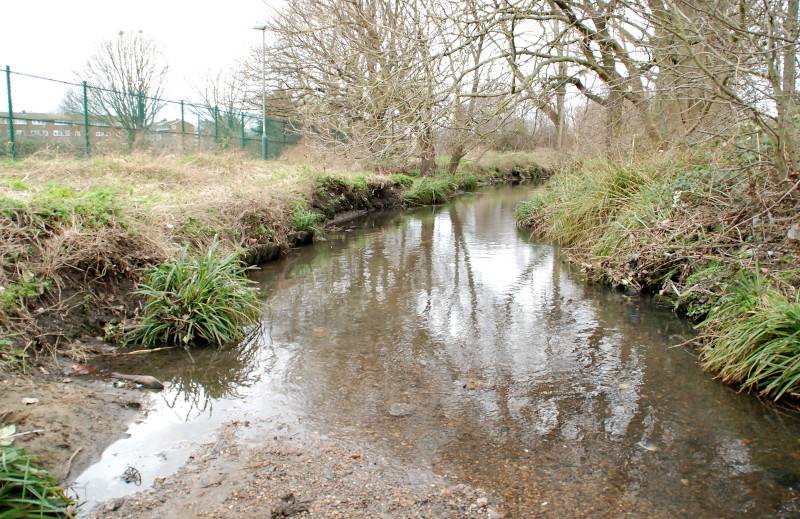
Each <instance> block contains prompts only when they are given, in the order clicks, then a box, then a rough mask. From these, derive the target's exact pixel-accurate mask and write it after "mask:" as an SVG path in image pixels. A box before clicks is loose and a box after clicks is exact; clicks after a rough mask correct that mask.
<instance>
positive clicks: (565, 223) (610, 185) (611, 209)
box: [545, 164, 654, 244]
mask: <svg viewBox="0 0 800 519" xmlns="http://www.w3.org/2000/svg"><path fill="white" fill-rule="evenodd" d="M653 183H654V180H653V178H652V176H651V173H650V171H648V170H647V169H646V168H643V167H632V166H626V165H619V164H608V165H603V166H601V165H598V166H597V167H584V169H582V170H581V171H580V172H578V173H573V174H570V175H564V176H561V177H558V179H557V183H556V185H555V186H554V188H553V190H554V194H553V195H552V197H551V198H550V202H551V203H550V205H547V206H546V207H545V220H546V222H547V236H548V237H549V238H550V239H552V240H554V241H556V242H558V243H561V244H573V243H576V242H578V241H579V240H580V239H581V238H582V237H584V236H586V235H591V234H593V233H592V231H593V230H595V229H597V228H599V227H601V226H603V225H604V224H605V223H606V222H608V221H609V220H611V219H613V218H614V217H615V216H616V215H617V214H618V213H619V212H620V211H621V210H623V209H624V208H626V207H630V206H631V205H632V201H633V200H634V199H635V198H636V196H637V195H638V193H639V192H640V191H641V190H642V189H643V188H644V187H645V186H647V185H650V184H653Z"/></svg>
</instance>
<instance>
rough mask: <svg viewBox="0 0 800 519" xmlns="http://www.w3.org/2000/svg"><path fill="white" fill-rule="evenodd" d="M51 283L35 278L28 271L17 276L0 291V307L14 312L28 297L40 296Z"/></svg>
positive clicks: (23, 304)
mask: <svg viewBox="0 0 800 519" xmlns="http://www.w3.org/2000/svg"><path fill="white" fill-rule="evenodd" d="M51 285H52V282H50V281H46V280H42V279H37V278H36V276H34V275H33V274H32V273H30V272H26V273H25V274H24V275H23V276H22V277H19V278H17V280H16V281H14V282H13V283H12V284H11V285H9V286H7V287H5V289H4V290H2V291H0V308H2V309H3V310H5V311H7V312H14V311H15V310H16V309H18V308H20V307H24V306H25V305H26V302H27V300H28V299H31V298H34V297H37V296H40V295H42V294H43V293H44V291H45V290H47V289H48V288H49V287H50V286H51Z"/></svg>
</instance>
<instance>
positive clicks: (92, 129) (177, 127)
mask: <svg viewBox="0 0 800 519" xmlns="http://www.w3.org/2000/svg"><path fill="white" fill-rule="evenodd" d="M13 123H14V138H15V140H18V141H20V142H22V141H28V142H32V143H37V144H39V143H41V144H50V143H53V144H58V143H62V144H69V145H73V146H82V145H84V143H85V142H86V136H85V131H86V129H85V127H84V125H83V115H81V114H54V113H34V112H15V113H14V120H13ZM9 126H10V125H9V117H8V112H0V141H6V140H8V138H9V136H8V131H9ZM183 130H184V134H186V135H194V130H195V128H194V125H193V124H191V123H187V122H184V124H183ZM149 131H150V132H151V133H155V136H154V137H155V139H154V140H156V141H164V140H174V139H180V137H181V121H180V120H173V121H167V120H162V121H160V122H157V123H154V124H153V125H152V126H151V127H150V130H149ZM124 136H125V133H124V131H122V130H119V129H116V128H112V127H109V126H105V125H90V126H89V142H90V143H91V144H95V143H97V144H100V143H103V142H110V141H113V140H114V139H115V138H117V137H119V138H123V137H124Z"/></svg>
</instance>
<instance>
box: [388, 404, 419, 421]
mask: <svg viewBox="0 0 800 519" xmlns="http://www.w3.org/2000/svg"><path fill="white" fill-rule="evenodd" d="M413 412H414V407H413V406H412V405H411V404H403V403H394V404H392V405H391V406H389V414H390V415H391V416H394V417H395V418H402V417H404V416H409V415H411V414H412V413H413Z"/></svg>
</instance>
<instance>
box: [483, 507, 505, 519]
mask: <svg viewBox="0 0 800 519" xmlns="http://www.w3.org/2000/svg"><path fill="white" fill-rule="evenodd" d="M486 512H487V513H488V515H489V519H503V517H504V516H503V514H501V513H500V512H497V511H495V510H492V509H491V508H489V509H488V510H486Z"/></svg>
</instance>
